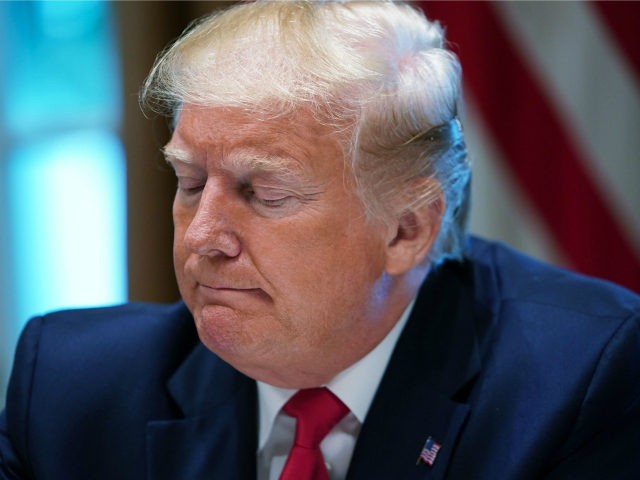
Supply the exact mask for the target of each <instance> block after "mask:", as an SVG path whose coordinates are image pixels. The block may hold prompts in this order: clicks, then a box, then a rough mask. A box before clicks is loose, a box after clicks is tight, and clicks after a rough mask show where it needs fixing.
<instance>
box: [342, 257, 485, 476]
mask: <svg viewBox="0 0 640 480" xmlns="http://www.w3.org/2000/svg"><path fill="white" fill-rule="evenodd" d="M471 277H472V275H471V271H470V268H469V266H468V265H466V264H452V263H449V264H446V265H444V266H443V267H442V268H440V269H439V270H438V271H436V272H434V273H433V274H432V275H430V278H429V280H428V281H427V282H426V283H425V284H424V286H423V287H422V290H421V292H420V294H419V296H418V299H417V301H416V305H415V307H414V309H413V312H412V314H411V317H410V318H409V321H408V322H407V326H406V327H405V329H404V331H403V333H402V335H401V337H400V339H399V340H398V344H397V345H396V348H395V350H394V353H393V355H392V357H391V360H390V362H389V365H388V367H387V370H386V372H385V374H384V376H383V379H382V381H381V383H380V386H379V388H378V391H377V393H376V396H375V398H374V401H373V403H372V405H371V408H370V410H369V412H368V414H367V418H366V419H365V422H364V425H363V426H362V430H361V433H360V437H359V440H358V442H357V444H356V449H355V451H354V455H353V458H352V462H351V466H350V469H349V473H348V476H347V478H348V480H360V479H370V478H399V479H403V480H404V479H425V480H426V479H429V480H437V479H442V478H444V476H445V474H446V469H447V466H448V462H449V458H450V456H451V453H452V451H453V448H454V446H455V444H456V442H457V438H458V435H459V433H460V429H461V428H462V426H463V424H464V420H465V419H466V418H467V415H468V413H469V406H468V405H467V404H466V403H465V402H466V397H467V393H468V391H469V390H470V388H471V385H472V384H473V380H474V379H475V377H476V375H477V373H478V372H479V370H480V355H479V349H478V344H477V339H476V333H475V328H474V320H476V318H475V317H476V315H475V314H474V311H473V308H474V306H473V286H472V281H471ZM428 437H432V438H433V440H434V441H436V442H437V443H439V444H440V445H441V448H440V450H439V451H438V453H437V456H436V459H435V461H434V463H433V466H428V465H427V464H425V463H424V462H422V461H418V458H419V455H420V452H421V450H422V448H423V446H424V444H425V441H426V440H427V438H428ZM416 463H417V464H416Z"/></svg>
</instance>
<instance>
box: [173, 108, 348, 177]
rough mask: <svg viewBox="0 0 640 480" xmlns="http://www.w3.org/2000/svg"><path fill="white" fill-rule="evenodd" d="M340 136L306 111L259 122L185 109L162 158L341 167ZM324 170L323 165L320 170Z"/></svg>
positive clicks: (248, 116) (235, 112)
mask: <svg viewBox="0 0 640 480" xmlns="http://www.w3.org/2000/svg"><path fill="white" fill-rule="evenodd" d="M342 135H343V133H340V132H338V131H337V130H336V129H335V128H332V127H330V126H327V125H324V124H323V123H321V122H320V121H318V120H317V119H316V118H315V117H314V116H313V114H312V113H311V112H309V111H307V110H303V109H300V110H296V111H295V112H293V113H291V114H287V115H278V116H272V117H265V116H261V115H257V114H253V113H250V112H246V111H244V110H241V109H234V108H221V107H199V106H191V105H188V106H185V107H184V108H183V109H182V111H181V112H180V115H179V117H178V121H177V124H176V129H175V131H174V133H173V136H172V138H171V140H170V141H169V143H168V144H167V146H166V147H165V153H166V154H167V156H168V158H169V160H170V161H171V160H178V161H182V162H185V163H199V164H201V163H202V162H207V163H208V162H211V161H215V162H216V163H218V164H219V163H220V162H224V163H225V165H228V166H230V167H233V166H238V165H242V164H245V163H247V162H249V163H251V166H252V167H255V168H269V167H274V168H284V167H286V168H288V169H306V168H307V167H312V168H315V167H318V166H320V164H322V163H324V164H339V165H340V166H341V167H342V166H344V155H343V149H342V142H341V140H342ZM325 166H327V165H325Z"/></svg>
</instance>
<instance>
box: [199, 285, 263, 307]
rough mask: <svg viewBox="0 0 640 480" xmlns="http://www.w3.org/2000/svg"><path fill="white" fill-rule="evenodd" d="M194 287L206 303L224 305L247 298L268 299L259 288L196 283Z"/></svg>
mask: <svg viewBox="0 0 640 480" xmlns="http://www.w3.org/2000/svg"><path fill="white" fill-rule="evenodd" d="M196 286H197V289H198V290H199V292H200V294H201V295H202V296H203V297H204V299H205V300H206V301H207V302H208V303H209V302H211V303H218V302H221V303H226V302H228V301H233V300H239V301H246V300H247V298H248V297H256V298H263V299H266V298H268V295H267V294H266V293H265V292H264V291H263V290H262V289H261V288H254V287H245V286H238V285H233V284H232V285H228V284H219V283H215V284H205V283H201V282H197V283H196Z"/></svg>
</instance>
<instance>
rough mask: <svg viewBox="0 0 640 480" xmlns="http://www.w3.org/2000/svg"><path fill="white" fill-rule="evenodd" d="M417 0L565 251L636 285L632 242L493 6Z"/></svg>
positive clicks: (587, 268) (580, 265)
mask: <svg viewBox="0 0 640 480" xmlns="http://www.w3.org/2000/svg"><path fill="white" fill-rule="evenodd" d="M421 3H422V4H423V8H425V10H426V12H427V14H428V15H430V16H432V17H434V18H438V19H441V20H442V21H443V23H444V24H445V26H446V28H447V32H448V37H449V39H450V41H452V42H453V43H454V44H457V45H458V48H457V50H458V53H459V55H460V58H461V62H462V65H463V69H464V71H465V84H466V87H467V88H468V89H469V90H470V93H471V94H472V95H473V96H474V99H475V101H476V104H477V106H478V108H479V110H480V113H481V115H482V116H483V118H484V120H485V122H486V123H487V125H488V128H489V130H490V131H491V133H492V135H493V136H494V138H495V139H496V141H497V143H498V145H499V147H500V148H501V150H502V151H503V152H504V156H505V158H506V159H508V161H509V167H510V168H511V169H512V171H513V172H514V173H515V178H516V181H517V182H518V183H519V185H520V187H521V188H522V189H523V190H524V191H525V192H526V193H527V195H528V196H529V197H530V198H531V199H532V201H533V203H534V204H535V205H536V206H537V209H538V210H539V212H540V214H541V216H542V217H543V218H544V219H545V221H546V223H547V224H548V225H549V227H550V229H551V231H552V233H553V235H554V236H555V237H556V239H557V242H558V245H559V248H560V249H561V250H562V251H563V252H564V254H565V256H566V257H567V258H568V259H569V261H570V262H571V263H572V264H573V266H574V267H575V268H577V269H579V270H581V271H583V272H586V273H589V274H593V275H598V276H603V277H607V278H610V279H612V280H615V281H617V282H619V283H622V284H624V285H627V286H629V287H631V288H636V289H640V261H638V259H637V257H636V255H635V252H634V249H633V248H632V247H631V245H630V242H629V240H628V239H627V238H626V236H625V234H624V232H623V231H622V229H621V228H620V226H619V225H618V224H617V223H616V221H615V219H614V218H613V216H612V215H611V214H610V212H609V211H608V208H607V203H606V202H605V201H604V200H603V193H602V192H601V191H600V190H599V188H598V186H597V185H596V184H595V183H594V182H593V181H592V179H591V178H590V177H589V176H588V173H587V172H586V171H585V169H584V168H583V161H582V159H581V158H580V156H579V154H578V152H577V149H576V148H575V146H574V145H573V143H572V140H571V138H570V137H569V136H568V135H567V134H566V133H565V132H564V129H563V125H562V122H561V121H560V119H559V118H558V116H557V115H556V113H555V112H554V110H553V108H552V105H551V104H550V102H549V100H548V99H547V97H546V96H545V93H544V92H543V91H542V90H541V88H540V87H539V86H538V84H537V83H536V82H535V80H534V77H533V76H532V74H531V72H530V71H529V69H528V66H527V64H526V63H525V62H523V61H521V59H520V57H519V55H518V52H517V51H516V50H515V49H514V47H513V45H512V43H511V41H510V38H509V37H508V35H507V34H506V32H505V30H504V28H503V26H502V24H501V22H500V21H499V18H498V16H497V15H496V13H495V11H494V10H493V8H494V7H493V6H492V5H491V4H489V3H484V2H477V3H474V2H472V3H466V2H465V3H464V4H460V3H458V2H452V3H447V2H443V3H441V2H433V3H432V2H426V3H425V2H421ZM461 7H464V8H461ZM567 179H569V181H567ZM603 253H605V254H604V255H603Z"/></svg>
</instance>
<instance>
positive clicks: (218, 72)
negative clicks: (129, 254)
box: [141, 1, 470, 262]
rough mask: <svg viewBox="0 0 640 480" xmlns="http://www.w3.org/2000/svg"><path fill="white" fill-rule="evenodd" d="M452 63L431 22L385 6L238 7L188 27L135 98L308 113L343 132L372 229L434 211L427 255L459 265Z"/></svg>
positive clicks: (462, 224) (463, 190)
mask: <svg viewBox="0 0 640 480" xmlns="http://www.w3.org/2000/svg"><path fill="white" fill-rule="evenodd" d="M460 75H461V71H460V64H459V62H458V60H457V58H456V57H455V55H454V54H453V53H452V52H450V51H448V50H447V49H446V48H445V47H444V35H443V30H442V28H441V27H440V25H439V24H438V23H437V22H430V21H429V20H427V19H426V18H425V17H424V15H423V14H422V13H421V12H420V11H418V10H416V9H414V8H412V7H410V6H408V5H406V4H400V3H395V2H383V1H374V2H313V1H291V2H285V1H263V2H260V1H259V2H255V3H241V4H238V5H235V6H234V7H232V8H230V9H228V10H226V11H223V12H221V13H216V14H214V15H211V16H209V17H206V18H204V19H202V20H200V21H198V22H196V23H194V24H193V25H192V26H191V27H190V28H189V29H187V31H186V32H185V33H184V34H183V35H182V36H181V37H180V39H178V40H177V41H176V42H175V43H174V44H173V45H172V46H171V47H170V48H169V49H167V50H166V51H165V52H163V53H162V54H161V55H160V56H159V57H158V59H157V61H156V63H155V65H154V67H153V69H152V70H151V73H150V74H149V77H148V78H147V80H146V82H145V84H144V87H143V90H142V94H141V98H142V101H143V104H144V105H146V106H147V107H149V108H151V109H153V110H155V111H159V112H161V113H164V114H168V115H176V112H177V111H178V110H179V108H180V105H181V104H182V103H190V104H198V105H207V106H223V107H231V108H241V109H244V110H247V111H251V112H254V113H255V114H256V115H259V114H266V115H279V114H286V113H287V112H292V111H294V110H296V109H298V108H302V107H304V108H308V109H310V110H311V111H313V112H316V113H317V117H318V118H322V119H323V121H324V122H330V123H331V124H332V125H335V126H336V128H338V129H343V130H344V131H347V132H349V134H348V140H346V141H345V155H346V158H347V159H348V161H349V162H350V165H351V168H352V171H353V174H354V178H355V180H356V184H357V188H358V193H359V195H360V196H361V198H362V200H363V203H364V205H365V207H366V209H367V213H368V216H369V217H370V219H372V220H378V221H384V220H385V218H390V217H389V215H392V214H397V211H398V208H399V209H403V208H407V207H408V206H409V204H412V205H421V204H428V203H430V202H433V201H434V199H435V198H436V196H437V192H436V190H437V188H436V189H434V188H431V187H425V188H424V189H423V190H416V189H415V185H416V184H421V185H429V183H428V182H427V183H425V182H422V183H420V182H415V181H414V180H416V179H418V178H421V177H429V178H434V179H435V180H437V185H438V188H439V189H440V190H441V191H442V192H443V194H444V200H445V210H444V214H443V216H442V219H441V226H440V231H439V233H438V238H437V239H436V242H435V244H434V246H433V248H432V250H431V252H430V259H431V260H432V261H434V262H437V261H440V260H442V259H444V258H447V257H459V256H460V254H461V249H462V242H463V238H464V234H465V229H466V219H467V210H468V208H467V207H468V200H469V198H468V197H469V179H470V168H469V164H468V161H467V155H466V150H465V145H464V139H463V135H462V131H461V128H460V123H459V121H458V120H457V113H458V110H459V106H460V98H461V90H460Z"/></svg>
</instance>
